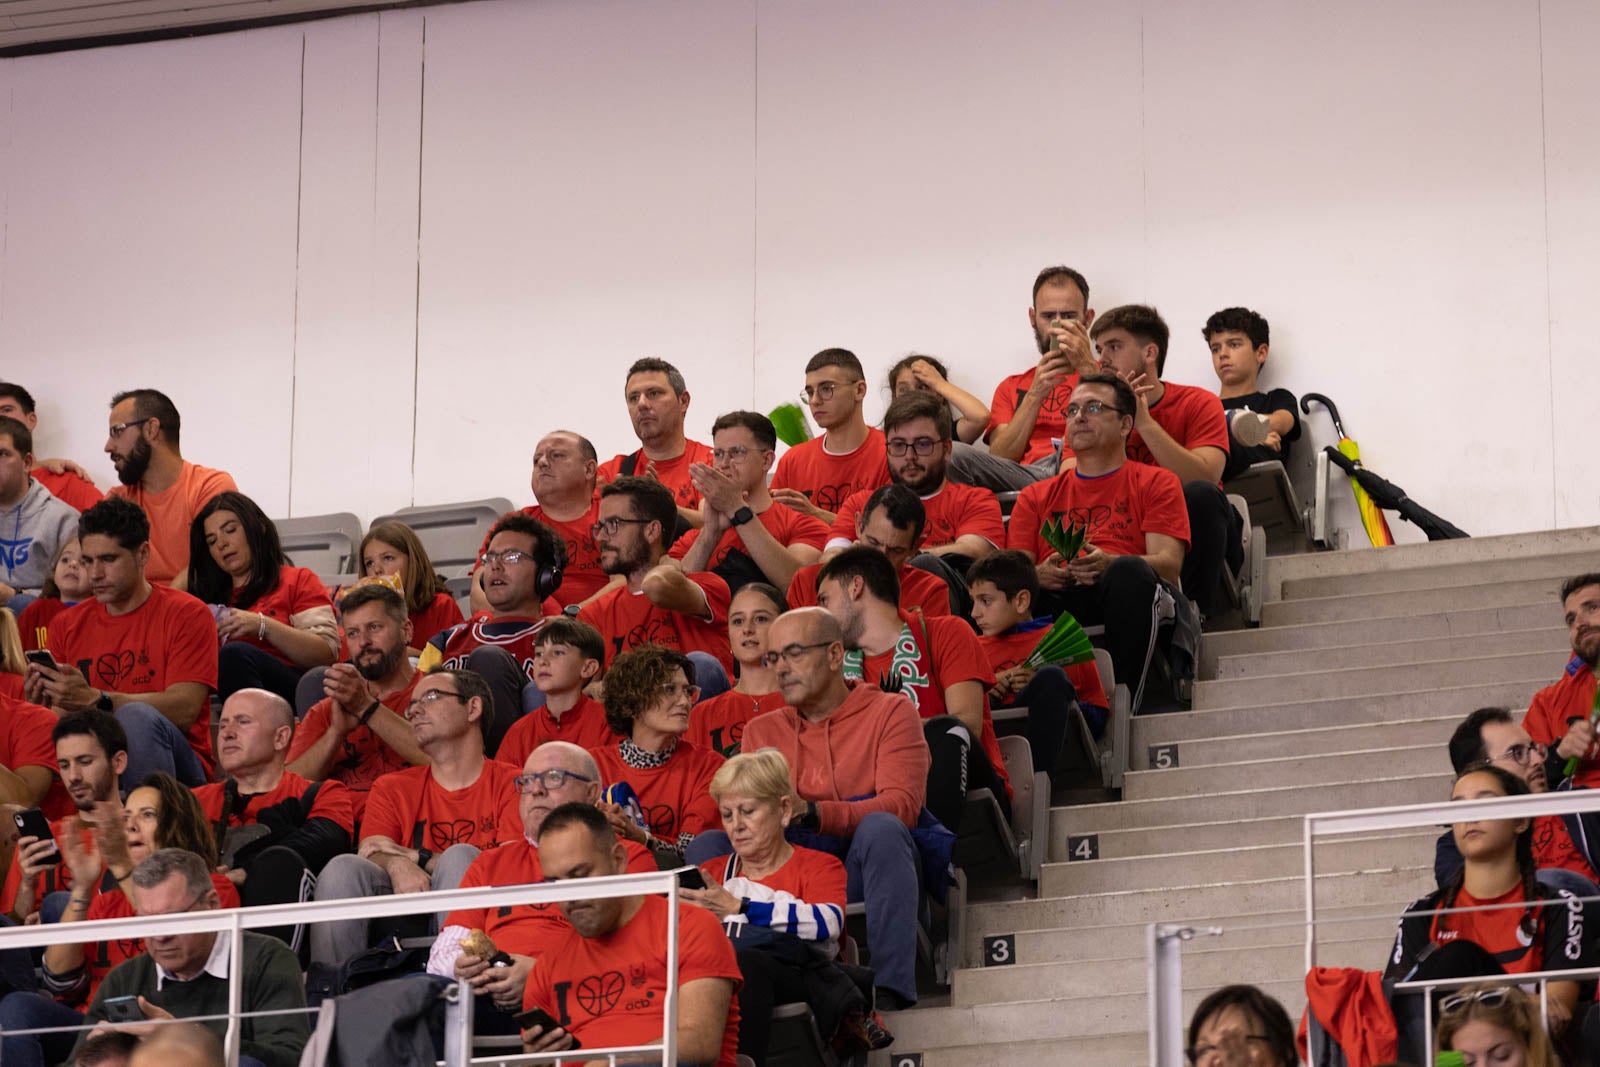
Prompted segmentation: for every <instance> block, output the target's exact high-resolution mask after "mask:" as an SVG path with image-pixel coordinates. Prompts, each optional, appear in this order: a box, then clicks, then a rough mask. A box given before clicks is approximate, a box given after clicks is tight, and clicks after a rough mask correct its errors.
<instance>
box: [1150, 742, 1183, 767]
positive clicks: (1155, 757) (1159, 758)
mask: <svg viewBox="0 0 1600 1067" xmlns="http://www.w3.org/2000/svg"><path fill="white" fill-rule="evenodd" d="M1177 766H1178V746H1177V745H1151V746H1150V769H1151V770H1152V771H1170V770H1172V769H1173V768H1175V767H1177Z"/></svg>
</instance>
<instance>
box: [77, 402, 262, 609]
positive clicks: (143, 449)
mask: <svg viewBox="0 0 1600 1067" xmlns="http://www.w3.org/2000/svg"><path fill="white" fill-rule="evenodd" d="M180 422H181V420H180V419H179V417H178V409H177V408H176V407H175V406H174V405H173V403H172V401H171V400H169V399H168V398H167V395H166V394H165V393H162V392H159V391H157V390H155V389H130V390H128V391H127V392H122V393H118V394H117V395H116V396H114V397H112V398H111V428H110V431H109V433H108V434H107V436H106V454H107V455H108V456H110V457H111V465H112V466H113V467H115V468H116V469H117V478H118V480H119V481H121V482H122V484H121V485H118V486H113V487H112V489H111V492H110V493H108V494H107V495H108V496H112V497H122V498H123V499H125V500H131V501H133V502H134V503H135V504H138V505H139V506H140V507H141V508H143V509H144V513H145V514H146V515H148V516H149V517H150V564H149V566H148V567H147V568H146V569H145V575H146V577H148V578H149V579H150V581H152V582H154V583H155V584H157V585H173V584H177V586H178V588H180V589H181V588H183V582H182V576H183V575H184V574H186V573H187V571H188V570H189V527H190V526H191V525H192V524H193V523H194V519H195V516H196V515H198V514H200V509H201V508H203V507H205V506H206V505H207V504H208V503H210V502H211V498H212V497H214V496H216V495H217V494H218V493H221V492H223V491H225V490H230V489H231V490H234V491H237V490H238V488H239V487H238V486H237V485H235V484H233V476H232V475H231V474H229V473H228V472H226V471H218V470H212V469H211V468H210V467H202V466H200V465H199V464H196V463H190V462H188V461H187V460H185V459H184V458H183V456H182V454H181V453H179V451H178V431H179V429H180Z"/></svg>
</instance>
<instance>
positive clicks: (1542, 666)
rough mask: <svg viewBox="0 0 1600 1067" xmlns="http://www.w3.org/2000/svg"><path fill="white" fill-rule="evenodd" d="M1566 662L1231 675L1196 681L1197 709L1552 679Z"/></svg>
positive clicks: (1513, 660)
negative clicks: (1518, 680)
mask: <svg viewBox="0 0 1600 1067" xmlns="http://www.w3.org/2000/svg"><path fill="white" fill-rule="evenodd" d="M1564 663H1565V658H1564V657H1563V658H1560V659H1557V658H1553V657H1552V656H1551V655H1550V654H1549V653H1545V652H1514V653H1511V654H1509V655H1504V656H1478V657H1469V658H1464V659H1443V660H1433V661H1431V662H1428V663H1404V664H1396V665H1393V666H1388V667H1348V668H1346V669H1344V670H1337V671H1322V670H1317V671H1306V672H1301V673H1299V674H1274V675H1268V676H1266V677H1262V678H1229V679H1227V680H1226V681H1218V682H1196V683H1195V687H1194V707H1195V710H1197V711H1207V710H1211V709H1215V708H1240V707H1249V706H1250V705H1252V704H1269V703H1272V702H1274V701H1278V702H1283V703H1287V702H1289V701H1302V700H1325V699H1328V698H1331V697H1352V696H1373V695H1377V694H1380V693H1392V692H1394V691H1395V690H1396V689H1399V688H1401V687H1404V688H1408V689H1415V688H1419V687H1427V688H1431V687H1435V686H1443V685H1472V684H1473V683H1487V682H1496V681H1500V680H1502V679H1505V678H1543V677H1554V676H1556V675H1558V674H1559V673H1560V671H1561V668H1562V666H1563V665H1564Z"/></svg>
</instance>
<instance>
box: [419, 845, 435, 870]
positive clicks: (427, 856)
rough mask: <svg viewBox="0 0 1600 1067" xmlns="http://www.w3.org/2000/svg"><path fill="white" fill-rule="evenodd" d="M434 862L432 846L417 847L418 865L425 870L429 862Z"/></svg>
mask: <svg viewBox="0 0 1600 1067" xmlns="http://www.w3.org/2000/svg"><path fill="white" fill-rule="evenodd" d="M432 862H433V850H432V849H430V848H419V849H417V866H418V867H421V868H422V869H423V870H427V869H428V864H430V863H432Z"/></svg>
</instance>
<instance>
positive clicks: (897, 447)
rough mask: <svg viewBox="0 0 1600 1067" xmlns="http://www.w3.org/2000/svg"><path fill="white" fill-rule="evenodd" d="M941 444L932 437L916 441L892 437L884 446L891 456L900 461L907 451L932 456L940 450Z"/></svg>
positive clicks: (919, 438)
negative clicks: (935, 450) (936, 450)
mask: <svg viewBox="0 0 1600 1067" xmlns="http://www.w3.org/2000/svg"><path fill="white" fill-rule="evenodd" d="M941 443H942V442H940V441H936V440H934V439H933V438H932V437H918V438H917V439H916V440H914V441H907V440H906V439H905V438H903V437H891V438H889V440H888V442H887V443H886V444H885V445H884V448H886V449H888V452H889V455H891V456H893V457H894V458H895V459H899V458H900V457H901V456H903V455H905V454H906V452H907V451H911V452H915V453H916V454H917V455H919V456H931V455H933V450H934V449H936V448H938V447H939V445H940V444H941Z"/></svg>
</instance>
